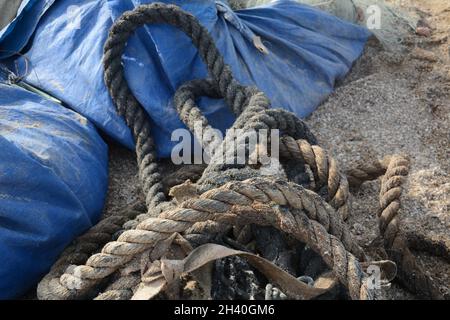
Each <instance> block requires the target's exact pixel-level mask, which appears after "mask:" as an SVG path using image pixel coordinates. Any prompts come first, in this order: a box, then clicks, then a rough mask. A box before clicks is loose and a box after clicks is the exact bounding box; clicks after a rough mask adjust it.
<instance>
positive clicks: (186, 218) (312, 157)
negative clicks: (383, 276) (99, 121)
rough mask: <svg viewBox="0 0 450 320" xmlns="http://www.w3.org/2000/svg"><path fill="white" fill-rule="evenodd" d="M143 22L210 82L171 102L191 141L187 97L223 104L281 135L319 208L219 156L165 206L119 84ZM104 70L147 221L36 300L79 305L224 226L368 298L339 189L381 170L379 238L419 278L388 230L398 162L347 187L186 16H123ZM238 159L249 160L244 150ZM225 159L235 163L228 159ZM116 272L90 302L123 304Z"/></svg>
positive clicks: (148, 147)
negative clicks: (279, 245) (140, 263)
mask: <svg viewBox="0 0 450 320" xmlns="http://www.w3.org/2000/svg"><path fill="white" fill-rule="evenodd" d="M147 23H158V24H159V23H164V24H169V25H172V26H175V27H177V28H179V29H180V30H182V31H183V32H184V33H185V34H187V35H188V36H189V37H190V38H191V39H192V42H193V44H194V45H195V46H196V47H197V48H198V51H199V54H200V56H201V57H202V59H203V60H204V62H205V64H206V66H207V69H208V71H209V75H210V77H211V78H210V79H206V80H194V81H191V82H188V83H186V84H185V85H183V86H182V87H180V89H179V90H178V91H177V93H176V95H175V98H174V99H175V105H176V107H177V111H178V113H179V115H180V118H181V119H182V121H183V122H184V123H185V124H186V126H187V127H188V128H189V129H191V131H192V132H193V133H194V134H196V132H195V124H196V123H197V122H200V124H201V128H202V129H203V130H209V129H212V128H211V127H210V126H209V124H208V121H207V119H206V118H205V117H204V116H203V115H202V113H201V111H200V109H199V108H198V106H197V105H196V99H198V98H199V97H201V96H209V97H213V98H223V99H224V100H225V102H226V103H227V105H228V106H229V107H230V108H231V110H232V111H233V112H234V114H235V115H236V116H237V120H236V122H235V123H234V125H233V128H234V129H243V131H244V132H247V131H249V130H262V129H279V130H280V132H281V133H282V139H281V140H280V151H281V155H282V157H281V158H283V157H285V158H287V159H290V160H298V164H300V165H301V166H304V165H307V166H308V167H309V168H310V170H311V172H312V174H313V182H314V187H313V190H314V191H316V192H317V193H318V194H320V195H322V197H323V198H324V199H325V201H327V202H328V203H329V204H327V203H326V202H325V201H324V199H322V198H321V197H320V196H319V195H318V194H316V193H315V192H313V191H310V190H307V189H305V188H303V187H302V186H300V185H297V184H295V183H292V182H287V181H286V179H285V178H284V177H283V178H282V179H279V178H280V176H278V175H277V174H274V176H273V177H271V178H267V179H263V178H257V177H258V176H259V175H260V171H259V168H258V167H257V166H255V167H252V166H251V165H249V164H247V163H245V164H237V162H233V164H224V163H222V162H221V161H220V160H221V156H222V154H220V153H219V152H216V153H213V154H212V155H211V163H210V164H209V165H208V166H207V168H206V169H205V170H204V172H203V174H202V176H201V177H200V179H199V181H198V182H197V185H196V188H197V189H196V192H193V193H190V196H192V199H188V200H184V201H182V202H181V203H178V204H177V203H176V202H174V201H172V202H165V196H164V192H163V191H164V185H163V184H162V183H161V180H162V178H161V175H160V174H159V173H158V166H157V164H156V156H155V148H154V144H153V141H152V140H151V137H150V125H149V121H148V118H147V116H146V113H145V111H144V109H143V107H142V106H141V105H140V104H139V103H138V101H137V100H136V99H135V97H134V96H133V94H132V93H131V91H130V89H129V87H128V85H127V83H126V81H125V79H124V75H123V66H122V61H121V57H122V54H123V51H124V48H125V45H126V42H127V40H128V38H129V37H130V35H131V34H132V32H134V30H136V29H137V28H138V27H140V26H142V25H144V24H147ZM104 66H105V82H106V85H107V87H108V89H109V91H110V93H111V96H112V98H113V101H114V102H115V104H116V106H117V109H118V112H119V113H120V114H121V115H123V116H124V117H125V120H126V122H127V124H128V125H129V127H130V128H131V129H132V132H133V136H134V137H135V141H136V153H137V157H138V165H139V175H140V178H141V181H142V183H143V191H144V193H145V196H146V204H147V206H148V214H146V215H141V216H139V217H138V218H136V219H134V220H133V221H131V222H130V223H129V227H130V229H129V230H125V231H124V232H123V233H122V234H121V235H120V236H119V237H118V239H117V241H113V242H109V243H107V244H106V245H105V246H104V247H103V248H102V250H101V252H100V253H97V254H94V255H93V256H91V257H90V258H89V259H87V261H86V262H85V264H84V265H78V266H70V267H69V268H67V270H66V271H65V272H64V273H63V274H62V275H61V276H60V277H59V278H55V277H54V276H53V277H49V278H48V279H51V280H50V281H47V280H46V281H45V282H46V283H47V284H46V285H45V286H44V287H45V288H46V289H45V290H46V292H45V294H41V296H42V297H43V298H46V299H48V298H65V299H67V298H81V297H85V296H86V295H89V294H90V293H91V291H94V290H95V289H96V288H97V287H98V286H99V284H100V283H102V282H103V280H104V279H105V278H106V277H108V276H110V275H112V274H113V273H114V272H116V271H118V270H121V271H124V270H125V269H127V268H128V266H130V264H132V263H133V262H135V261H137V260H139V258H140V257H141V256H143V255H144V254H147V255H150V256H151V258H152V259H154V260H158V259H160V258H161V257H163V256H164V255H165V253H166V252H165V251H167V249H168V248H169V247H170V245H171V243H172V241H173V239H174V238H173V237H174V235H177V234H182V235H183V236H185V237H186V238H189V236H191V235H193V234H192V233H196V232H204V233H217V232H221V230H222V228H224V226H230V225H231V226H233V225H238V226H239V225H242V226H245V225H248V224H254V225H258V226H271V227H274V228H276V229H278V230H280V231H282V232H284V233H286V234H287V235H290V236H292V237H294V238H295V239H297V240H299V241H301V242H303V243H305V244H307V245H308V246H309V247H311V248H312V249H313V250H314V251H315V252H317V253H318V254H319V255H320V256H321V257H322V258H323V260H324V261H325V263H326V264H327V265H328V267H329V268H331V269H332V270H333V271H334V273H335V275H336V277H337V278H338V279H339V281H340V282H341V283H342V284H343V285H344V286H346V287H347V288H348V290H349V294H350V296H351V297H352V298H354V299H371V298H374V297H373V293H372V292H370V291H369V290H368V288H367V283H366V275H365V273H364V272H363V270H362V268H361V265H360V263H359V261H358V259H359V260H361V261H363V260H366V257H365V255H364V252H363V250H362V249H361V248H360V247H359V246H358V245H357V244H356V242H355V241H354V239H352V236H351V234H350V232H349V231H348V228H347V226H346V225H345V223H344V219H345V218H346V217H347V216H348V212H349V207H348V206H349V192H348V185H349V183H350V184H351V185H356V186H357V185H360V184H361V183H362V182H363V181H365V180H368V179H375V178H377V177H378V176H380V175H382V174H383V173H384V172H386V175H385V177H384V178H383V181H382V187H381V200H380V203H381V211H380V230H381V234H382V235H383V238H384V240H385V248H386V250H387V251H388V253H389V254H390V256H391V255H392V256H393V258H394V260H395V261H397V262H398V263H399V264H400V265H401V267H403V270H413V271H415V270H419V269H418V267H417V266H416V265H415V264H414V265H413V266H412V267H411V263H415V262H414V260H413V258H411V257H412V255H411V254H410V252H409V250H408V248H407V246H406V244H404V243H406V242H401V241H403V239H404V237H402V235H401V232H399V228H398V217H397V215H398V210H399V207H400V202H399V198H400V195H401V184H402V182H403V180H404V176H406V174H407V163H406V162H405V161H406V160H405V159H403V158H399V157H392V158H390V159H385V160H384V161H383V162H382V163H380V164H377V165H374V166H373V167H372V168H366V170H359V171H358V170H355V171H353V172H351V174H350V175H349V180H348V181H347V179H346V177H345V176H344V175H343V174H341V173H340V172H339V170H338V168H337V165H336V162H335V161H334V160H333V159H332V158H331V157H329V156H328V155H327V154H326V152H325V151H324V150H323V149H322V148H320V147H318V146H317V141H316V139H315V137H314V136H313V135H312V133H311V132H310V131H309V129H308V128H307V126H306V125H305V124H304V123H303V122H302V121H301V120H300V119H298V118H297V117H296V116H295V115H294V114H292V113H290V112H287V111H285V110H281V109H271V108H270V107H271V105H270V101H269V99H268V98H267V97H266V96H265V95H264V93H262V92H260V91H258V90H257V89H256V88H252V87H246V86H242V85H240V84H239V83H238V82H237V81H236V80H235V79H234V78H233V75H232V73H231V70H230V68H229V66H227V65H226V64H225V63H224V61H223V58H222V56H221V55H220V53H219V51H218V50H217V48H216V46H215V44H214V42H213V40H212V38H211V36H210V35H209V34H208V32H207V30H206V29H205V28H203V27H202V26H201V25H200V24H199V23H198V21H197V20H196V19H195V17H193V16H192V15H190V14H188V13H186V12H184V11H182V10H181V9H179V8H178V7H176V6H172V5H165V4H159V3H154V4H151V5H142V6H139V7H137V8H136V9H135V10H133V11H130V12H126V13H124V14H123V15H122V16H121V17H120V18H119V19H118V20H117V21H116V22H115V23H114V25H113V27H112V29H111V31H110V35H109V38H108V40H107V42H106V44H105V56H104ZM240 139H241V138H240V137H236V136H233V135H228V134H227V136H226V137H225V141H224V142H222V144H221V146H222V147H223V148H221V149H219V150H220V152H225V153H227V152H229V151H230V149H229V148H231V146H234V145H235V144H234V142H236V141H238V142H239V141H240ZM200 141H202V143H203V148H204V149H210V150H214V148H215V147H216V146H217V144H219V143H218V142H217V141H216V140H215V139H214V138H211V139H210V140H203V139H200ZM246 147H248V146H246ZM248 151H249V154H251V153H252V151H254V150H248ZM232 156H233V157H234V159H235V160H236V157H237V155H236V154H235V153H234V152H233V153H232ZM405 168H406V171H405ZM302 170H303V168H302ZM166 189H167V187H166ZM198 194H200V195H198ZM335 210H337V211H338V212H339V214H337V213H336V211H335ZM194 236H195V235H194ZM183 241H185V240H183ZM96 248H98V247H96ZM91 251H92V250H91ZM410 256H411V257H410ZM83 260H84V259H83ZM411 261H412V262H411ZM124 267H125V268H124ZM408 268H410V269H408ZM131 269H132V268H131ZM131 269H130V270H131ZM59 274H60V272H59V270H58V275H59ZM124 274H125V276H123V277H119V278H118V279H117V281H115V282H113V284H112V285H110V286H109V287H107V291H106V292H105V293H103V294H101V295H100V296H98V297H97V298H99V299H122V298H129V297H130V295H131V294H132V292H133V288H134V287H135V286H136V285H137V284H138V283H139V278H137V277H136V276H135V275H131V274H129V275H126V272H125V273H124ZM121 275H123V274H121ZM409 276H410V277H409V278H408V275H403V279H406V281H405V282H406V284H409V285H411V284H413V287H414V288H413V289H416V291H419V292H420V290H422V291H424V292H425V294H429V295H430V296H433V297H434V296H435V295H436V296H437V294H436V292H435V290H434V287H433V285H432V284H431V282H429V281H427V278H425V277H424V276H423V273H420V272H419V273H417V274H414V275H413V278H411V275H409ZM428 280H429V279H428ZM424 288H425V289H424ZM417 289H418V290H417ZM420 293H423V292H420Z"/></svg>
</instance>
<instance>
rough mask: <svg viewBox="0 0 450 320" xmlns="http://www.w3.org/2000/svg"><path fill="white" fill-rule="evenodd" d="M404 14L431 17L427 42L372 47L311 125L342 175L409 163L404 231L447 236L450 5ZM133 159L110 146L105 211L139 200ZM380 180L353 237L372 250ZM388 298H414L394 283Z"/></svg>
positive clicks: (356, 205)
mask: <svg viewBox="0 0 450 320" xmlns="http://www.w3.org/2000/svg"><path fill="white" fill-rule="evenodd" d="M390 2H396V4H397V5H400V6H401V7H402V8H403V9H405V10H408V11H410V12H414V13H415V14H419V15H420V16H421V17H423V18H426V20H427V21H428V23H429V24H430V26H431V27H432V29H433V33H432V35H431V36H430V37H416V36H414V37H411V39H409V40H408V41H407V42H408V52H406V53H389V52H385V51H383V50H382V48H380V46H379V45H377V43H376V42H373V43H371V44H370V45H369V46H368V47H367V50H366V53H365V54H364V56H363V57H362V58H361V59H360V60H359V61H358V62H357V63H356V65H355V66H354V68H353V70H352V72H351V73H350V74H349V76H348V77H347V78H346V79H345V81H343V83H341V84H340V85H339V87H338V88H337V89H336V92H335V93H334V94H333V95H332V96H331V97H330V98H329V99H328V100H327V101H326V102H325V103H324V104H323V105H321V106H320V107H319V108H318V109H317V111H316V112H314V114H313V115H312V116H311V117H310V118H308V119H306V121H307V123H308V125H309V126H310V127H311V129H312V131H313V132H314V133H315V134H316V135H317V137H318V138H319V141H320V144H321V145H322V146H324V147H326V148H327V149H328V150H330V152H331V153H332V154H333V155H334V156H335V157H336V158H337V159H338V162H339V164H340V165H341V167H342V168H344V169H346V168H350V167H352V166H354V165H355V164H357V163H359V162H362V161H370V160H373V159H374V158H379V159H381V158H382V157H383V156H385V155H389V154H393V153H403V154H406V155H408V156H409V157H410V159H411V160H412V168H411V174H410V178H409V182H408V184H407V185H406V191H405V193H404V196H403V199H402V201H403V202H402V203H403V209H402V211H401V214H402V228H407V229H410V230H415V231H417V232H422V233H426V234H429V233H439V234H445V235H447V236H450V232H449V230H450V177H449V176H450V160H449V159H450V51H449V50H450V39H449V36H450V2H449V1H445V0H432V1H430V0H429V1H420V0H404V1H393V0H392V1H390ZM136 172H137V168H136V162H135V156H134V154H133V153H132V152H130V151H128V150H125V149H123V148H120V147H117V146H111V153H110V189H109V195H108V200H107V205H106V208H105V212H109V213H110V212H112V211H114V210H117V209H118V208H121V207H124V206H126V205H127V204H129V203H132V202H133V201H134V200H135V199H137V198H140V197H142V195H141V191H140V188H139V183H138V180H137V176H136ZM378 191H379V181H375V182H370V183H366V184H364V185H363V186H362V188H361V189H360V190H359V191H358V192H357V193H356V194H355V195H354V202H353V214H352V217H351V218H350V220H349V224H350V226H351V230H352V232H353V233H354V235H355V236H356V238H357V239H358V241H359V242H360V243H361V245H363V246H364V245H368V244H369V243H370V242H371V241H372V240H373V239H374V238H375V237H376V235H377V231H378V226H377V219H376V210H377V206H378ZM417 257H418V258H419V262H420V263H421V264H422V265H423V267H424V269H425V270H427V273H428V275H429V276H430V277H432V278H433V279H435V280H436V281H437V282H438V283H439V285H440V289H441V290H442V292H443V293H447V294H449V293H450V266H449V265H448V264H446V263H445V262H444V261H442V260H440V259H439V258H435V257H431V256H428V255H426V254H423V253H417ZM386 294H387V296H386V297H387V298H388V299H412V298H414V297H413V296H412V295H410V294H408V293H407V292H405V291H404V290H402V289H401V288H400V287H399V286H397V285H396V284H393V286H392V288H391V289H389V290H388V291H387V292H386Z"/></svg>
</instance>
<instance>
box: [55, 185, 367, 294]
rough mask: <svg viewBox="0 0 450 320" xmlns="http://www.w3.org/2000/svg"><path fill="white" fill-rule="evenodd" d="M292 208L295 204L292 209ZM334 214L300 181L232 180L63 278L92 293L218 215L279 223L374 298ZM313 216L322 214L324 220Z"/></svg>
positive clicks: (356, 290) (353, 288) (353, 290)
mask: <svg viewBox="0 0 450 320" xmlns="http://www.w3.org/2000/svg"><path fill="white" fill-rule="evenodd" d="M293 190H295V191H293ZM321 203H322V207H320V204H321ZM288 208H292V209H291V210H290V211H289V209H288ZM332 216H337V215H336V213H335V212H334V210H333V209H332V208H331V207H329V206H327V205H326V204H324V203H323V202H322V199H321V198H320V197H318V196H316V195H315V194H314V193H312V192H311V191H308V190H305V189H303V188H302V187H300V186H296V187H294V186H293V185H292V184H287V183H286V182H284V181H277V182H275V183H274V182H271V181H267V180H264V179H256V180H251V181H245V182H230V183H229V184H227V185H225V186H223V187H221V188H218V189H213V190H211V191H208V192H206V193H204V194H203V195H201V196H200V198H198V199H192V200H188V201H185V202H184V203H183V204H182V205H181V206H180V207H178V208H176V209H174V210H171V211H166V212H164V213H162V214H161V215H160V217H158V218H148V219H147V220H145V221H143V222H142V223H141V224H139V225H138V227H137V228H136V230H128V231H125V232H124V233H123V234H122V235H121V236H120V237H119V238H118V240H117V241H115V242H110V243H108V244H107V245H106V246H105V247H104V248H103V249H102V252H101V253H99V254H96V255H93V256H92V257H90V258H89V259H88V261H87V262H86V264H85V265H84V266H77V267H74V268H71V270H70V271H69V272H66V273H65V274H64V275H63V276H62V277H61V283H62V284H64V286H65V287H67V288H68V289H69V290H77V291H79V292H86V291H87V290H89V289H90V288H91V287H92V285H93V284H94V283H96V282H97V281H100V280H102V279H104V277H106V276H108V275H110V274H112V273H113V272H114V271H115V270H117V269H118V268H119V267H121V266H122V265H124V264H125V263H126V262H128V261H130V260H131V259H133V257H134V256H135V255H136V254H139V253H141V252H144V251H146V250H151V249H152V248H154V247H155V246H156V245H157V244H158V243H159V242H160V241H163V240H165V239H167V238H169V237H170V236H171V235H172V234H173V233H175V232H176V233H183V232H185V231H186V230H187V229H188V228H189V227H191V226H192V225H193V224H195V223H197V222H199V221H207V220H214V221H220V222H226V223H230V224H235V223H236V224H247V223H254V224H258V225H262V226H273V227H276V228H277V229H279V230H281V231H284V232H286V233H288V234H290V235H292V236H294V237H295V238H296V239H298V240H300V241H302V242H305V243H306V244H308V245H309V246H310V247H311V248H312V249H313V250H315V251H316V252H317V253H319V254H320V255H321V256H322V257H323V258H324V260H325V262H326V263H327V264H328V265H329V267H330V268H332V269H333V270H334V271H335V272H336V275H337V277H338V278H339V280H340V281H341V282H342V283H343V284H344V285H345V286H347V287H348V288H349V291H350V295H351V296H352V298H355V299H359V298H367V297H370V296H369V295H368V291H367V288H366V285H365V284H364V274H363V272H362V271H361V268H360V265H359V263H358V260H357V259H356V258H355V256H354V255H353V254H351V253H350V252H349V251H351V252H355V253H356V254H357V255H359V256H363V253H362V250H361V248H359V246H357V244H356V242H355V241H354V240H353V239H352V237H351V235H350V233H349V232H348V230H347V229H346V227H345V225H344V224H342V223H336V221H337V220H336V219H333V218H331V217H332ZM310 217H314V218H316V219H320V220H321V222H322V224H321V223H319V222H317V221H315V220H312V219H310ZM326 227H328V230H327V228H326ZM329 232H333V233H335V234H336V235H337V236H339V237H340V238H341V239H339V237H336V236H333V235H331V234H330V233H329ZM347 250H348V251H347Z"/></svg>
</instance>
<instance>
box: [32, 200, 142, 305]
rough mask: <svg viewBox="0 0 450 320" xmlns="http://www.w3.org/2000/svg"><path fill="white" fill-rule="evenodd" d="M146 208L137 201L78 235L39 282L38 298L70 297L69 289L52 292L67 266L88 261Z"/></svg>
mask: <svg viewBox="0 0 450 320" xmlns="http://www.w3.org/2000/svg"><path fill="white" fill-rule="evenodd" d="M144 210H145V205H144V204H143V203H142V202H140V201H138V202H135V203H134V204H132V205H130V206H129V207H127V208H125V209H123V210H120V211H118V212H117V213H115V214H113V215H111V216H109V217H106V218H105V219H103V220H101V221H100V222H99V223H98V224H97V225H95V226H94V227H92V228H91V229H90V230H89V231H88V232H86V233H85V234H83V235H82V236H80V237H78V238H77V239H76V240H75V241H74V242H73V243H72V245H71V246H69V247H67V248H66V249H65V250H64V251H63V252H62V253H61V255H60V257H59V259H58V260H57V261H56V262H55V263H54V265H53V266H52V269H51V270H50V272H49V273H48V274H47V275H46V276H45V277H44V278H43V279H42V280H41V281H40V282H39V285H38V288H37V297H38V299H43V300H47V299H52V298H58V297H59V298H64V299H70V298H71V295H70V292H69V291H66V290H61V291H60V293H59V294H58V295H55V293H54V292H52V290H53V289H54V288H58V287H59V285H56V286H55V285H54V283H55V282H58V281H59V277H60V276H61V275H62V274H63V273H64V271H65V270H66V269H67V267H69V266H70V265H73V264H82V263H84V262H86V260H87V259H88V258H89V257H90V256H91V255H92V254H93V253H95V252H97V251H98V250H99V249H100V248H101V247H103V245H105V244H106V243H107V242H109V241H111V238H112V236H113V235H114V234H115V233H116V232H118V231H120V230H121V229H122V225H123V224H124V223H125V222H126V221H128V220H130V219H133V218H134V217H136V216H137V215H138V214H140V213H141V212H143V211H144Z"/></svg>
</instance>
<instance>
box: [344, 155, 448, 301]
mask: <svg viewBox="0 0 450 320" xmlns="http://www.w3.org/2000/svg"><path fill="white" fill-rule="evenodd" d="M408 173H409V160H408V159H406V158H405V157H403V156H400V155H394V156H388V157H385V158H384V159H383V160H382V161H376V162H373V163H369V164H365V165H361V166H359V167H357V168H356V169H352V170H349V171H348V172H347V175H348V181H349V182H350V184H351V185H352V186H354V187H358V186H360V185H361V184H362V183H363V182H364V181H368V180H374V179H377V178H378V177H380V176H383V177H382V180H381V189H380V211H379V214H378V216H379V228H380V235H381V236H382V237H383V241H384V249H385V250H386V253H387V254H388V257H389V258H390V259H392V260H393V261H394V262H395V263H396V264H397V265H398V279H399V280H400V282H401V283H402V284H403V285H404V286H405V287H406V288H408V290H409V291H411V292H413V293H415V294H417V295H419V296H420V297H423V298H427V299H442V298H443V297H442V294H441V293H440V292H439V289H438V288H437V286H436V284H435V283H434V282H433V281H432V280H431V279H430V278H429V277H428V276H427V275H426V274H425V272H424V271H423V270H422V268H421V267H420V266H419V265H418V263H417V261H416V258H415V257H414V255H413V254H412V253H411V251H410V249H409V246H410V245H412V247H415V248H417V249H419V250H424V251H428V252H430V253H432V254H435V255H437V256H442V257H444V258H445V257H446V256H447V257H448V253H449V245H448V244H446V242H445V241H443V240H442V239H440V238H439V239H435V240H434V241H433V240H431V239H429V238H427V237H419V236H418V235H416V234H415V233H414V234H412V233H406V234H405V232H404V231H402V230H401V229H400V219H399V211H400V207H401V206H400V197H401V195H402V187H403V184H404V182H405V179H406V177H407V176H408Z"/></svg>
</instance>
